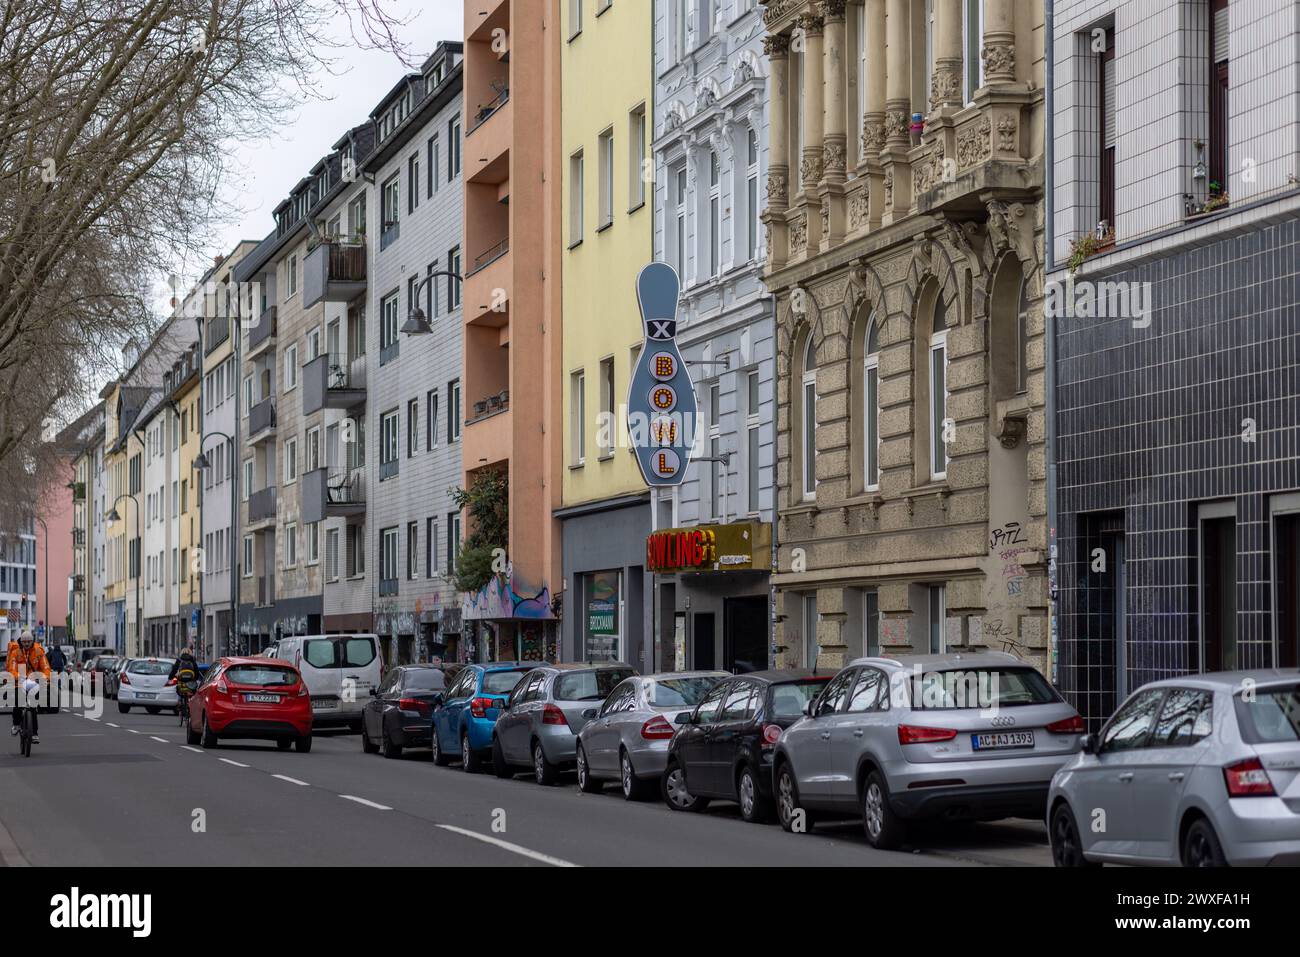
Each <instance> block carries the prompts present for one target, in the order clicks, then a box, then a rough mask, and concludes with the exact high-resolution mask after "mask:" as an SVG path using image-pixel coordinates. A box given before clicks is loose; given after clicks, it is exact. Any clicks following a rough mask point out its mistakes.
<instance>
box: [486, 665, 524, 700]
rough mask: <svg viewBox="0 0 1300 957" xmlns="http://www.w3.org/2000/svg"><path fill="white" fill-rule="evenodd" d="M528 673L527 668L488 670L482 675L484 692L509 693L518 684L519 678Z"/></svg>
mask: <svg viewBox="0 0 1300 957" xmlns="http://www.w3.org/2000/svg"><path fill="white" fill-rule="evenodd" d="M526 674H528V670H527V669H522V670H520V671H489V672H487V673H485V674H484V675H483V693H484V694H509V693H510V692H511V691H513V690H514V689H515V685H517V684H519V679H520V678H522V677H523V676H524V675H526Z"/></svg>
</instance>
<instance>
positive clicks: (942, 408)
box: [929, 292, 948, 480]
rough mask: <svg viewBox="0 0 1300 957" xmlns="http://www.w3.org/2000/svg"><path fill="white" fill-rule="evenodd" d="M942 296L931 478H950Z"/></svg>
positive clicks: (933, 367) (934, 356) (934, 350)
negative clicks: (948, 476) (946, 433)
mask: <svg viewBox="0 0 1300 957" xmlns="http://www.w3.org/2000/svg"><path fill="white" fill-rule="evenodd" d="M945 315H946V310H945V309H944V304H943V293H942V292H940V293H938V296H937V298H936V300H935V305H934V331H933V333H932V334H931V336H930V362H929V370H930V478H931V479H935V480H938V479H943V478H946V477H947V475H948V443H947V441H946V439H945V434H944V433H945V432H946V430H947V421H948V378H947V374H948V327H947V324H946V323H947V320H946V319H945Z"/></svg>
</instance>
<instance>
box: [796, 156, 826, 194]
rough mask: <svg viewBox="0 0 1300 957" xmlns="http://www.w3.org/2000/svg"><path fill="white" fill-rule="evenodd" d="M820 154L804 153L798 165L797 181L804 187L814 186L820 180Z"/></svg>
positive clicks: (821, 167)
mask: <svg viewBox="0 0 1300 957" xmlns="http://www.w3.org/2000/svg"><path fill="white" fill-rule="evenodd" d="M822 169H823V166H822V155H821V152H820V151H818V152H811V151H810V152H806V153H804V156H803V162H802V163H800V164H799V179H800V180H801V181H802V183H803V184H804V185H805V186H815V185H817V183H818V182H819V181H820V180H821V178H822Z"/></svg>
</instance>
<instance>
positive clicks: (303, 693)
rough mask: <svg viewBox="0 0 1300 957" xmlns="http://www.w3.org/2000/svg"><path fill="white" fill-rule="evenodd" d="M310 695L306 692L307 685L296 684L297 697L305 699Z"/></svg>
mask: <svg viewBox="0 0 1300 957" xmlns="http://www.w3.org/2000/svg"><path fill="white" fill-rule="evenodd" d="M310 694H311V692H310V691H308V690H307V685H306V684H303V683H301V682H300V683H299V684H298V697H299V698H306V697H307V696H308V695H310Z"/></svg>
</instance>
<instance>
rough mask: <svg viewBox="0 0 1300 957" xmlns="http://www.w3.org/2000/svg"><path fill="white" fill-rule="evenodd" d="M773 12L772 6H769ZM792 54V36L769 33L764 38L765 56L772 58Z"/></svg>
mask: <svg viewBox="0 0 1300 957" xmlns="http://www.w3.org/2000/svg"><path fill="white" fill-rule="evenodd" d="M768 10H771V6H770V5H769V6H768ZM789 53H790V35H789V34H788V33H769V34H768V35H767V36H765V37H764V38H763V55H764V56H766V57H767V58H768V59H769V60H770V59H771V58H772V57H782V56H788V55H789Z"/></svg>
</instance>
